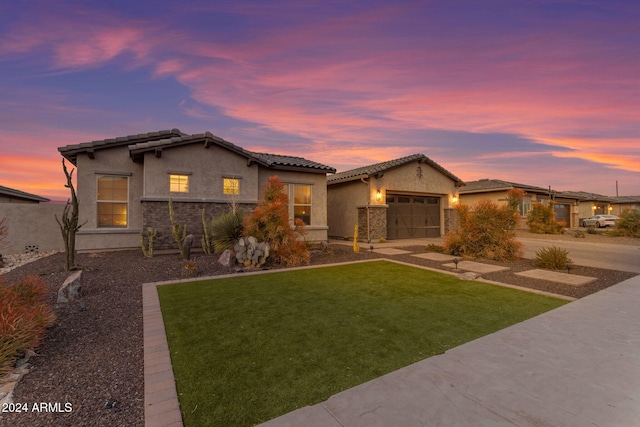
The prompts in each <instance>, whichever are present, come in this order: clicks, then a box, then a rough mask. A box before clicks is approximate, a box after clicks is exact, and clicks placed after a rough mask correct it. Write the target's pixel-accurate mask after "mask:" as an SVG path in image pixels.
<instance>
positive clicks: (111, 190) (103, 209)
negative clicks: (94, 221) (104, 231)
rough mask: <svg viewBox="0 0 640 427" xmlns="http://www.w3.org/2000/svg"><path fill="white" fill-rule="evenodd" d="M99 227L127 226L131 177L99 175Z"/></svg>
mask: <svg viewBox="0 0 640 427" xmlns="http://www.w3.org/2000/svg"><path fill="white" fill-rule="evenodd" d="M97 199H98V200H97V203H98V227H126V226H127V212H128V210H129V209H128V208H129V178H128V177H126V176H100V177H98V196H97Z"/></svg>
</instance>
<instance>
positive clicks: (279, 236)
mask: <svg viewBox="0 0 640 427" xmlns="http://www.w3.org/2000/svg"><path fill="white" fill-rule="evenodd" d="M263 194H264V196H263V198H262V200H261V201H260V203H258V206H257V207H256V208H255V209H254V211H253V214H252V215H251V216H249V217H247V218H246V219H245V221H244V233H243V234H244V235H245V236H253V237H255V238H256V239H257V240H258V241H259V242H267V243H269V247H270V248H271V252H270V259H273V260H274V261H275V262H277V263H280V264H283V265H286V266H294V265H301V264H307V263H308V262H309V259H310V257H311V255H310V253H309V248H308V247H307V245H306V243H305V242H304V241H302V240H298V237H301V236H304V235H305V234H306V230H305V228H304V223H303V222H302V221H300V220H299V219H296V220H295V221H294V222H293V225H292V224H291V222H290V220H289V197H288V196H287V195H286V194H285V192H284V184H283V183H282V182H281V181H280V179H279V178H278V177H277V176H272V177H270V178H269V182H268V183H267V184H266V185H265V187H264V188H263Z"/></svg>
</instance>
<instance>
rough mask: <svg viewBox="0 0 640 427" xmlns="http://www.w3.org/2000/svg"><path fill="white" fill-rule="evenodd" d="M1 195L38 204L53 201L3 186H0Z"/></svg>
mask: <svg viewBox="0 0 640 427" xmlns="http://www.w3.org/2000/svg"><path fill="white" fill-rule="evenodd" d="M0 195H3V196H7V197H11V198H15V199H21V200H29V201H32V202H38V203H40V202H50V201H51V200H50V199H47V198H46V197H40V196H37V195H35V194H31V193H26V192H24V191H20V190H16V189H13V188H9V187H3V186H2V185H0Z"/></svg>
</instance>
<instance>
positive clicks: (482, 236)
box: [445, 200, 522, 261]
mask: <svg viewBox="0 0 640 427" xmlns="http://www.w3.org/2000/svg"><path fill="white" fill-rule="evenodd" d="M455 209H456V213H457V217H458V227H457V229H456V230H454V231H451V232H449V234H447V237H446V240H445V251H446V252H447V253H449V254H452V255H461V256H465V257H469V258H485V259H490V260H497V261H513V260H515V259H517V258H518V257H519V256H520V249H521V247H522V244H521V243H520V242H518V241H517V240H515V232H514V231H513V230H514V229H515V226H516V224H517V221H518V213H517V212H514V211H513V210H511V209H510V208H509V206H498V205H497V204H495V203H493V202H492V201H490V200H481V201H480V202H478V203H477V204H476V205H475V206H474V207H473V209H472V208H470V207H469V206H467V205H458V206H456V208H455Z"/></svg>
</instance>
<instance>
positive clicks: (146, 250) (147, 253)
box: [140, 227, 158, 258]
mask: <svg viewBox="0 0 640 427" xmlns="http://www.w3.org/2000/svg"><path fill="white" fill-rule="evenodd" d="M157 234H158V230H157V229H155V228H151V227H149V228H147V243H146V244H145V241H144V231H143V230H140V246H141V247H142V255H144V257H145V258H153V239H154V238H155V237H156V235H157Z"/></svg>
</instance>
